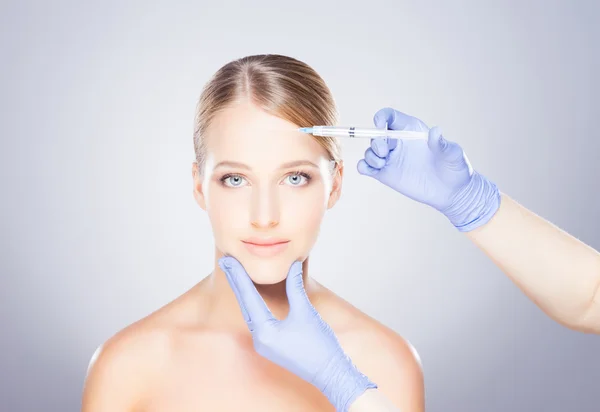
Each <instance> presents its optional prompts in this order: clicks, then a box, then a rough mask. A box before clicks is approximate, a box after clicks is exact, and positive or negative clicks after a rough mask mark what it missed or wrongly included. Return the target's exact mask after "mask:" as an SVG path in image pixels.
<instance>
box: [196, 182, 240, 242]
mask: <svg viewBox="0 0 600 412" xmlns="http://www.w3.org/2000/svg"><path fill="white" fill-rule="evenodd" d="M209 191H210V196H209V197H208V201H207V205H206V206H207V214H208V218H209V220H210V224H211V226H212V229H213V234H214V238H215V242H216V244H217V246H225V245H223V242H227V241H228V239H231V235H232V234H237V233H240V230H244V229H245V228H247V227H248V216H247V213H246V212H247V207H246V205H247V201H246V200H244V192H246V191H244V190H232V189H229V190H227V189H224V188H222V187H220V186H219V185H218V184H217V183H214V182H211V183H210V187H209Z"/></svg>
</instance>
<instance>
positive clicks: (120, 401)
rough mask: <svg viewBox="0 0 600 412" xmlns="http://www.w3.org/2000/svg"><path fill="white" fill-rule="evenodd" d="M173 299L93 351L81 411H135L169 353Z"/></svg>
mask: <svg viewBox="0 0 600 412" xmlns="http://www.w3.org/2000/svg"><path fill="white" fill-rule="evenodd" d="M177 306H180V304H178V303H177V302H176V301H174V302H172V303H170V304H168V305H165V306H164V307H162V308H160V309H159V310H157V311H155V312H154V313H152V314H150V315H148V316H146V317H144V318H143V319H140V320H138V321H137V322H135V323H133V324H131V325H129V326H127V327H125V328H124V329H122V330H120V331H119V332H117V333H116V334H114V335H113V336H111V337H110V338H109V339H107V340H106V341H105V342H104V343H103V344H102V345H100V346H99V347H98V348H97V349H96V351H95V352H94V354H93V356H92V359H91V361H90V363H89V366H88V370H87V375H86V378H85V384H84V391H83V399H82V412H104V411H116V410H118V411H136V410H141V409H142V408H143V406H144V405H143V402H144V400H145V399H146V394H148V393H150V392H149V391H152V388H153V387H154V385H155V384H156V382H157V381H158V377H159V375H158V373H159V371H160V370H164V367H165V365H166V364H167V363H168V360H169V358H170V354H171V353H172V347H173V340H174V337H175V332H174V331H175V330H176V328H174V327H173V322H172V318H174V317H175V315H174V312H177V311H178V309H177Z"/></svg>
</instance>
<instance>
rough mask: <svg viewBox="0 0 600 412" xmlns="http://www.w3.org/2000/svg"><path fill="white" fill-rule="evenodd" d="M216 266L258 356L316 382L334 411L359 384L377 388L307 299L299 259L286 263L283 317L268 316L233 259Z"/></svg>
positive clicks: (345, 406)
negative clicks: (229, 291) (285, 305)
mask: <svg viewBox="0 0 600 412" xmlns="http://www.w3.org/2000/svg"><path fill="white" fill-rule="evenodd" d="M219 267H220V268H221V270H223V272H225V274H226V276H227V280H228V281H229V284H230V285H231V288H232V289H233V292H234V294H235V296H236V298H237V300H238V303H239V305H240V308H241V310H242V314H243V316H244V319H245V320H246V324H247V325H248V329H250V333H251V334H252V340H253V342H254V348H255V350H256V351H257V352H258V353H259V354H260V355H261V356H263V357H265V358H266V359H268V360H270V361H271V362H274V363H276V364H277V365H279V366H281V367H283V368H285V369H287V370H288V371H290V372H292V373H293V374H295V375H297V376H299V377H300V378H302V379H304V380H305V381H307V382H309V383H311V384H313V385H314V386H316V387H317V388H318V389H319V390H320V391H321V392H322V393H323V394H324V395H325V396H326V397H327V399H329V401H330V402H331V403H332V404H333V405H334V406H335V408H336V410H337V411H347V410H348V408H349V407H350V405H351V404H352V403H353V402H354V400H355V399H356V398H358V396H360V395H361V394H362V393H363V392H364V391H365V390H367V389H370V388H377V385H375V384H374V383H373V382H371V381H370V380H369V379H368V378H367V377H366V376H365V375H363V374H362V373H360V371H359V370H358V369H357V368H356V366H355V365H354V364H353V363H352V361H351V360H350V358H348V356H347V355H346V354H345V353H344V351H343V349H342V347H341V346H340V344H339V342H338V340H337V338H336V336H335V334H334V333H333V330H332V329H331V328H330V327H329V325H328V324H327V323H325V321H323V319H322V318H321V316H320V315H319V314H318V313H317V311H316V310H315V308H314V307H313V306H312V304H311V303H310V301H309V300H308V297H307V295H306V291H305V290H304V282H303V280H302V264H301V263H300V262H294V263H293V264H292V266H291V268H290V270H289V272H288V276H287V279H286V292H287V296H288V301H289V305H290V311H289V313H288V316H287V318H286V319H284V320H278V319H276V318H275V317H274V316H273V314H272V313H271V311H270V310H269V309H268V308H267V305H266V304H265V302H264V300H263V299H262V297H261V296H260V294H259V293H258V291H257V290H256V287H255V286H254V284H253V282H252V279H250V277H249V276H248V274H247V273H246V271H245V270H244V268H243V267H242V265H241V263H240V262H238V260H237V259H235V258H233V257H231V256H225V257H222V258H221V259H219Z"/></svg>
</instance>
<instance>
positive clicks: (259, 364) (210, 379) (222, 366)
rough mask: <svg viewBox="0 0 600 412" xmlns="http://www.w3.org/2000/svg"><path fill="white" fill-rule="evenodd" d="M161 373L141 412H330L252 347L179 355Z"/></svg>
mask: <svg viewBox="0 0 600 412" xmlns="http://www.w3.org/2000/svg"><path fill="white" fill-rule="evenodd" d="M164 370H165V374H164V375H163V377H162V379H161V380H160V382H159V383H158V384H157V386H156V388H155V389H154V390H153V391H152V393H151V394H149V397H148V402H147V405H148V407H147V408H146V409H145V411H146V412H163V411H164V412H167V411H168V412H174V411H177V412H188V411H189V412H192V411H194V412H198V411H223V412H227V411H236V412H237V411H245V412H252V411H261V412H269V411H277V412H288V411H289V412H296V411H297V412H301V411H302V412H305V411H315V412H321V411H322V412H330V411H331V412H334V408H333V406H332V405H331V404H330V403H329V401H328V400H327V398H325V397H324V396H323V395H322V394H321V392H320V391H319V390H318V389H316V388H315V387H314V386H312V385H311V384H309V383H308V382H305V381H304V380H302V379H300V378H298V377H297V376H295V375H293V374H291V373H289V372H287V371H286V370H284V369H282V368H280V367H278V366H277V365H275V364H272V363H271V362H269V361H267V360H265V359H263V358H262V357H260V355H258V354H256V353H255V352H254V351H253V350H252V348H245V349H240V348H237V347H227V345H225V346H223V347H220V348H219V347H213V348H211V350H210V351H203V352H201V353H197V352H195V353H178V356H175V357H174V358H173V361H172V362H170V364H169V365H166V366H165V368H164Z"/></svg>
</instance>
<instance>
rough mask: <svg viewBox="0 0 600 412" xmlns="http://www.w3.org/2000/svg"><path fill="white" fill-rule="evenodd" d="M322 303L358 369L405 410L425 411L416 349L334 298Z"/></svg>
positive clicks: (380, 324)
mask: <svg viewBox="0 0 600 412" xmlns="http://www.w3.org/2000/svg"><path fill="white" fill-rule="evenodd" d="M320 303H321V305H320V307H319V308H317V310H318V311H319V313H321V316H322V317H323V319H324V320H325V321H326V322H327V323H329V324H330V325H331V327H332V329H333V330H334V331H335V333H336V336H337V337H338V339H339V341H340V344H341V345H342V347H343V349H344V351H345V352H346V353H347V354H348V356H349V357H350V358H351V359H352V361H353V362H354V364H355V365H356V366H357V367H358V369H359V370H360V371H361V372H362V373H364V374H365V375H367V376H368V377H369V378H370V379H371V380H372V381H373V382H375V383H376V384H377V385H378V388H379V390H380V391H381V392H383V393H384V394H385V395H386V396H387V397H388V398H390V400H392V402H393V403H394V404H395V405H396V406H397V407H399V408H400V409H401V410H403V411H408V412H413V411H414V412H417V411H419V412H420V411H424V410H425V406H424V403H425V401H424V397H425V390H424V378H423V372H422V368H421V361H420V358H419V355H418V353H417V351H416V349H415V348H414V347H413V345H412V344H411V343H410V342H409V341H408V340H407V339H405V338H404V337H402V336H401V335H400V334H398V333H397V332H395V331H394V330H392V329H391V328H389V327H387V326H385V325H383V324H382V323H380V322H378V321H377V320H375V319H373V318H371V317H370V316H368V315H366V314H365V313H363V312H361V311H360V310H358V309H357V308H356V307H354V306H352V305H351V304H349V303H348V302H346V301H345V300H343V299H341V298H340V297H338V296H336V295H334V294H331V296H329V297H327V298H324V299H322V301H321V302H320Z"/></svg>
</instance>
